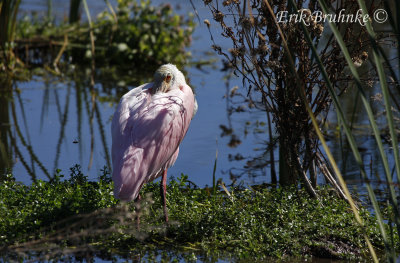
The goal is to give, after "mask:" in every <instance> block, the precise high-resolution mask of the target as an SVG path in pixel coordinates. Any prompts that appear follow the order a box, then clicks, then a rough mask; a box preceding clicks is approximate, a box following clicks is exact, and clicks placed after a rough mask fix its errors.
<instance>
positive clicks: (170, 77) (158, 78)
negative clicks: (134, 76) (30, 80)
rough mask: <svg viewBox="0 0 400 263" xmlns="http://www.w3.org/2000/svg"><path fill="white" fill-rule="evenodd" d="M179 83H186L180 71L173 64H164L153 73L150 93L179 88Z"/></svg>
mask: <svg viewBox="0 0 400 263" xmlns="http://www.w3.org/2000/svg"><path fill="white" fill-rule="evenodd" d="M181 85H186V81H185V77H184V76H183V74H182V72H180V71H179V69H178V68H177V67H176V66H175V65H172V64H165V65H162V66H161V67H159V68H158V69H157V70H156V73H154V85H153V87H152V94H155V93H157V92H168V91H170V90H173V89H179V86H181Z"/></svg>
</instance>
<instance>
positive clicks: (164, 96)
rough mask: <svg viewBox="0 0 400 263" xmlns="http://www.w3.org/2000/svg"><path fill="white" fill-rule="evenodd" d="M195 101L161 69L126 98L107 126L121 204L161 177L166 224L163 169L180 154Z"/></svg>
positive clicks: (174, 72) (177, 76)
mask: <svg viewBox="0 0 400 263" xmlns="http://www.w3.org/2000/svg"><path fill="white" fill-rule="evenodd" d="M196 111H197V102H196V100H195V98H194V95H193V92H192V89H191V88H190V87H189V86H188V85H187V84H186V81H185V77H184V75H183V74H182V72H180V71H179V70H178V69H177V67H176V66H174V65H172V64H166V65H163V66H161V67H160V68H159V69H157V71H156V72H155V74H154V81H153V82H151V83H147V84H144V85H141V86H139V87H137V88H134V89H132V90H131V91H129V92H128V93H126V94H125V95H124V96H123V97H122V98H121V100H120V102H119V105H118V107H117V110H116V111H115V113H114V117H113V120H112V125H111V132H112V163H113V173H112V178H113V181H114V195H115V197H116V198H119V199H121V200H124V201H132V200H135V199H137V198H140V195H139V191H140V189H141V188H142V186H143V184H144V183H147V182H150V181H152V180H154V179H156V178H158V177H160V176H162V180H161V187H160V190H161V196H162V204H163V208H164V215H165V221H166V222H168V211H167V207H166V187H167V186H166V183H167V170H168V168H169V167H171V166H172V165H173V164H174V163H175V161H176V159H177V157H178V153H179V144H180V143H181V141H182V139H183V137H184V136H185V134H186V132H187V130H188V128H189V124H190V121H191V119H192V118H193V116H194V114H195V113H196Z"/></svg>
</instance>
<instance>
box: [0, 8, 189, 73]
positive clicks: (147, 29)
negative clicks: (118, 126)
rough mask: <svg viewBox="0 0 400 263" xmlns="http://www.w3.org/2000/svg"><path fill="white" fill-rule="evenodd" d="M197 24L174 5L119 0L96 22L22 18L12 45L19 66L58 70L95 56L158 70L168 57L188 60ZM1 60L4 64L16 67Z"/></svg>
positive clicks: (107, 61)
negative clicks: (175, 10)
mask: <svg viewBox="0 0 400 263" xmlns="http://www.w3.org/2000/svg"><path fill="white" fill-rule="evenodd" d="M75 20H76V19H72V20H71V21H75ZM193 29H194V22H193V17H192V16H188V17H186V18H184V17H182V16H179V15H177V14H175V13H174V12H173V9H172V7H171V5H169V4H165V5H161V6H159V7H154V6H152V5H151V2H150V1H140V2H139V3H137V1H133V0H120V1H118V7H117V9H116V12H114V10H113V9H110V11H104V12H102V13H100V14H98V16H97V19H95V20H93V21H92V23H87V22H86V23H83V22H79V21H78V22H73V23H68V22H62V23H60V24H57V23H54V22H52V21H50V20H49V19H43V18H39V17H37V16H25V17H24V18H22V19H21V20H19V21H17V24H16V28H15V40H13V41H12V42H11V43H9V44H8V45H7V46H12V50H11V51H12V53H13V55H14V57H15V60H16V61H18V63H17V65H19V66H46V65H47V66H50V67H52V68H55V69H56V70H57V69H58V67H61V66H62V65H67V64H68V65H71V64H76V65H78V64H79V65H82V64H84V65H85V64H86V65H90V63H92V61H93V60H94V62H95V63H96V67H98V66H107V67H111V66H113V65H118V66H119V67H120V68H122V69H132V68H137V69H140V70H141V71H144V70H147V71H151V72H153V71H154V69H155V68H157V67H158V66H159V65H161V64H164V63H166V62H172V63H175V64H177V65H182V64H184V63H186V62H187V59H188V58H189V57H190V54H189V52H187V51H186V50H185V47H187V46H188V45H189V44H190V42H191V34H192V32H193ZM91 34H92V36H93V40H94V43H93V42H92V41H91ZM93 45H94V47H93ZM93 51H94V52H93ZM2 56H4V55H3V52H0V58H2ZM1 61H2V62H1V63H3V64H0V68H2V69H6V68H8V69H9V68H10V67H12V66H13V65H11V64H7V65H5V64H4V63H7V61H6V60H3V59H1ZM146 67H149V68H146Z"/></svg>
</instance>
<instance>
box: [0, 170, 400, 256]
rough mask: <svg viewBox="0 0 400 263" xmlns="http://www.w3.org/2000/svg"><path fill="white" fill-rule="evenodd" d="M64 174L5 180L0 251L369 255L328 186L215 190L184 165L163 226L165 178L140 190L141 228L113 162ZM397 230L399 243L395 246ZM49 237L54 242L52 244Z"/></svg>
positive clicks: (374, 238)
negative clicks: (93, 177)
mask: <svg viewBox="0 0 400 263" xmlns="http://www.w3.org/2000/svg"><path fill="white" fill-rule="evenodd" d="M62 177H63V176H62V175H61V174H60V173H58V174H57V176H56V177H55V180H53V181H51V182H44V181H40V180H39V181H37V182H36V183H33V184H32V185H31V186H25V185H23V184H20V183H18V182H16V181H15V180H14V178H13V177H12V176H11V175H8V177H7V179H6V180H5V181H4V182H3V183H2V184H1V186H0V200H1V202H0V242H1V243H0V244H1V246H4V248H3V253H4V255H7V257H11V255H12V256H16V257H18V256H19V257H21V256H22V254H21V251H24V252H25V253H27V252H30V253H32V255H33V256H40V255H43V253H46V255H47V256H48V255H53V256H54V257H57V256H60V255H61V254H62V253H61V252H63V251H64V253H65V251H66V250H67V249H68V251H69V253H73V252H74V251H75V252H76V250H77V249H82V248H86V247H90V248H91V249H92V250H94V251H96V254H97V255H99V256H102V257H111V256H115V255H121V256H122V257H124V256H129V255H130V256H132V255H137V254H140V255H141V256H142V257H143V256H145V257H148V259H150V260H151V259H152V258H153V257H155V256H157V255H159V254H160V253H161V252H160V251H168V253H166V255H164V256H165V257H167V258H168V260H171V259H172V258H175V257H183V258H184V259H186V260H191V259H195V258H196V257H205V258H208V259H216V258H225V257H227V258H236V259H238V258H240V259H265V258H268V257H274V258H284V257H288V256H291V257H302V256H321V257H330V258H344V259H360V258H364V259H365V258H368V257H369V255H368V248H367V246H366V243H365V240H364V238H363V230H362V229H361V228H360V226H359V225H358V224H357V223H356V222H355V220H354V215H353V214H352V213H351V211H350V209H349V206H348V204H347V203H346V202H345V201H343V200H341V199H339V198H338V197H337V196H336V194H335V192H334V191H332V190H330V189H329V188H318V189H317V190H318V193H319V196H320V200H319V201H318V200H317V199H310V198H309V195H308V193H306V192H305V190H301V189H294V188H293V189H289V188H288V189H285V190H283V189H266V188H264V187H261V186H254V187H251V188H250V189H231V192H227V191H217V193H216V195H212V191H211V189H208V188H205V189H199V188H197V187H194V186H193V184H191V183H190V182H189V181H188V180H187V176H184V175H182V176H181V177H180V178H179V179H178V180H171V181H170V182H169V185H168V207H169V213H170V219H171V221H172V223H171V224H170V225H169V226H168V227H166V226H165V223H164V222H163V216H162V215H163V214H162V209H161V202H160V196H159V185H158V184H157V183H149V184H147V185H146V186H145V187H144V189H143V190H142V195H143V196H145V198H144V199H143V200H142V202H141V204H140V209H139V211H140V215H141V219H140V220H141V224H140V230H139V231H137V229H136V222H135V220H136V213H134V212H132V211H133V210H134V207H135V204H134V203H130V204H128V205H126V204H119V201H117V200H115V199H114V198H113V196H112V182H111V179H110V176H109V173H108V171H107V169H104V170H103V174H102V175H101V176H100V178H99V180H98V182H90V181H88V180H87V177H85V176H84V175H83V174H82V173H81V172H80V169H79V166H75V167H74V168H72V169H71V176H70V178H69V179H67V180H61V179H62ZM360 214H361V216H362V218H363V219H364V221H365V231H366V233H367V235H368V237H369V239H370V241H371V242H372V244H373V245H374V246H375V248H377V249H383V247H384V244H383V240H382V237H381V235H380V233H379V229H378V225H377V223H376V220H375V218H374V217H373V216H371V215H370V214H369V213H368V212H367V210H365V209H364V208H361V209H360ZM386 228H387V230H388V229H389V227H388V226H387V225H386ZM63 229H67V230H65V231H63ZM60 233H65V234H60ZM394 236H395V237H394V238H395V239H394V240H395V241H394V244H393V246H395V247H396V248H399V241H398V239H397V235H394ZM40 244H42V245H43V244H46V245H43V246H39V245H40ZM49 244H54V246H52V247H56V249H55V250H54V251H53V254H51V253H49V250H50V249H49ZM33 251H36V252H35V253H36V254H35V253H33ZM44 251H45V252H44ZM163 253H164V252H163ZM25 255H26V254H25ZM32 255H31V256H32Z"/></svg>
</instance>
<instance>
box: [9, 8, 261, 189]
mask: <svg viewBox="0 0 400 263" xmlns="http://www.w3.org/2000/svg"><path fill="white" fill-rule="evenodd" d="M162 2H163V1H153V3H154V4H159V3H162ZM172 2H173V3H175V5H174V4H173V5H174V6H175V7H177V9H176V10H177V12H179V13H181V14H187V13H188V12H193V9H192V7H191V5H190V4H181V2H180V1H172ZM88 3H89V7H90V9H91V12H92V13H93V14H92V15H95V14H96V13H98V12H100V11H103V10H104V9H105V8H106V6H105V4H104V2H103V1H89V2H88ZM177 3H179V5H177ZM195 3H196V8H197V10H198V11H199V15H200V17H201V19H202V20H203V19H206V18H207V19H209V20H210V21H211V20H212V17H211V16H210V14H209V10H208V9H207V8H205V7H204V5H203V4H202V2H199V1H195ZM46 4H47V1H22V4H21V9H22V10H23V11H25V12H26V13H30V12H37V13H39V15H40V14H42V13H43V14H45V13H46V8H47V6H46ZM52 8H53V14H55V15H56V17H65V16H66V14H67V13H68V3H67V2H58V1H57V2H56V1H53V6H52ZM196 22H197V23H198V21H197V20H196ZM211 29H212V31H213V34H214V35H215V36H217V35H218V34H219V33H220V32H219V28H218V27H214V26H212V28H211ZM220 40H221V41H218V39H217V42H218V44H220V45H221V46H223V47H229V43H226V42H223V41H222V39H220ZM211 45H212V43H211V41H210V36H209V33H208V30H207V28H206V26H205V25H204V24H203V23H201V24H198V26H197V27H196V29H195V32H194V35H193V42H192V45H191V46H190V47H189V51H190V52H191V53H192V55H193V58H194V60H200V59H209V60H213V61H215V60H216V61H217V62H215V63H213V64H212V65H209V66H206V67H203V69H202V70H199V69H197V68H194V67H190V66H187V67H186V68H185V71H186V72H187V76H186V77H187V79H188V80H189V81H190V84H191V85H192V86H193V87H195V89H196V95H197V101H198V103H199V110H198V112H197V114H196V116H195V118H194V119H193V120H192V123H191V126H190V129H189V131H188V133H187V135H186V137H185V139H184V141H183V142H182V144H181V149H180V155H179V158H178V160H177V162H176V164H175V165H174V166H173V167H172V168H171V169H170V170H169V175H170V176H175V177H177V176H179V175H180V174H181V173H184V174H188V175H189V179H190V180H191V181H193V182H194V183H196V184H198V185H199V186H204V185H206V184H210V183H211V180H212V170H213V166H214V161H215V155H216V150H217V149H218V166H217V174H216V175H217V178H222V179H223V180H224V181H225V182H230V179H229V174H228V173H227V172H226V171H228V170H229V168H231V167H232V166H233V164H232V163H231V162H229V160H228V155H229V154H233V153H236V152H240V153H241V154H242V155H243V156H251V155H252V154H253V148H255V147H258V146H257V144H256V143H257V140H256V138H255V137H254V136H252V135H251V134H250V135H249V136H247V137H246V138H242V143H241V144H240V145H239V146H238V147H237V148H235V149H231V148H229V147H228V146H227V143H228V141H229V140H228V139H227V138H226V137H224V138H220V134H221V129H220V128H219V125H221V124H224V125H226V126H228V118H227V112H226V101H225V99H224V95H225V93H226V92H227V88H226V87H227V86H226V84H225V80H224V76H225V74H226V73H224V72H221V71H220V68H221V67H222V63H221V62H220V61H219V58H218V57H217V56H216V55H214V54H213V53H214V52H213V51H212V49H211ZM240 84H241V81H240V79H231V80H230V83H229V85H228V88H229V89H230V88H232V87H233V86H235V85H240ZM75 85H76V83H75V82H74V81H73V80H71V79H68V78H65V79H62V78H58V77H52V78H50V79H47V78H46V80H43V78H42V77H39V76H36V77H33V79H32V80H31V81H28V82H17V83H15V87H16V88H18V90H20V91H21V92H20V100H17V101H16V104H15V110H16V113H17V123H18V125H19V126H20V129H21V130H22V133H23V135H24V137H25V140H27V141H28V144H30V145H32V149H33V152H34V154H35V155H36V156H37V159H38V160H39V161H40V162H41V163H42V164H43V166H44V167H46V169H47V170H48V172H49V173H50V174H52V173H53V171H54V170H55V169H56V168H59V169H61V170H62V171H63V173H64V174H68V172H67V171H68V170H69V168H70V167H72V166H74V165H75V164H80V165H81V166H82V170H83V171H84V172H85V173H86V174H88V175H89V178H91V179H96V178H97V177H98V175H99V173H100V169H102V168H103V166H104V165H107V155H106V151H105V147H104V145H103V143H102V139H101V134H100V131H99V127H100V126H99V123H101V125H102V126H104V127H103V129H104V132H105V134H104V135H105V136H104V137H105V142H106V143H105V145H106V149H107V151H108V152H109V151H110V149H111V133H110V125H111V118H112V115H113V112H114V110H115V107H116V104H112V103H110V102H98V109H99V113H100V116H101V117H100V121H98V120H97V119H95V120H94V126H93V127H94V129H93V130H94V154H93V160H92V165H91V167H90V168H89V164H90V156H91V154H90V153H91V149H90V145H91V141H90V140H91V137H90V125H89V123H90V120H89V115H88V114H87V113H86V110H85V109H83V110H82V112H83V114H81V121H80V122H79V120H78V100H77V95H79V94H77V91H76V89H75ZM95 88H96V89H97V90H98V91H100V92H99V97H102V96H106V95H107V94H102V92H101V90H102V87H101V84H100V83H96V85H95ZM131 88H132V87H131ZM86 89H88V87H86ZM78 93H79V92H78ZM81 97H84V96H82V95H81ZM89 100H90V98H89ZM20 102H22V103H20ZM24 116H25V120H24ZM258 117H260V118H261V120H263V119H262V117H263V114H262V113H260V114H259V116H257V114H253V115H252V116H251V120H252V121H255V120H256V119H257V118H258ZM247 119H250V117H249V115H248V114H238V115H237V116H235V119H234V120H233V125H234V126H236V132H237V133H238V134H239V135H240V134H243V133H244V127H243V125H242V123H244V122H245V121H246V120H247ZM79 126H81V127H79ZM79 129H81V136H80V133H79ZM263 136H264V135H263ZM60 138H62V139H60ZM17 147H18V148H19V150H20V151H21V153H22V154H23V156H24V159H25V162H26V163H28V164H29V167H30V168H31V170H32V171H34V172H35V173H36V175H37V177H38V178H41V179H45V178H46V177H45V175H44V173H43V171H42V170H41V169H40V167H39V166H38V165H37V163H36V162H33V163H34V164H33V165H32V161H31V159H32V157H31V154H30V153H29V152H28V150H27V149H26V147H24V146H23V145H22V144H21V142H20V141H19V142H18V143H17ZM13 161H14V162H15V163H14V166H13V173H14V174H15V175H16V177H17V178H18V179H19V180H21V181H23V182H25V183H29V182H30V181H31V177H30V176H29V174H28V173H27V171H26V169H25V167H24V165H23V163H22V162H21V160H20V159H19V158H18V157H16V156H15V155H14V156H13ZM234 165H238V167H240V166H242V165H243V162H235V164H234ZM243 179H245V180H246V181H247V182H249V183H254V182H256V181H255V180H257V181H263V180H265V178H257V179H254V178H248V177H246V176H245V177H243Z"/></svg>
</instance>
